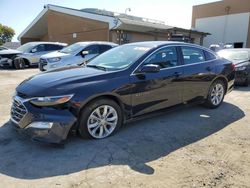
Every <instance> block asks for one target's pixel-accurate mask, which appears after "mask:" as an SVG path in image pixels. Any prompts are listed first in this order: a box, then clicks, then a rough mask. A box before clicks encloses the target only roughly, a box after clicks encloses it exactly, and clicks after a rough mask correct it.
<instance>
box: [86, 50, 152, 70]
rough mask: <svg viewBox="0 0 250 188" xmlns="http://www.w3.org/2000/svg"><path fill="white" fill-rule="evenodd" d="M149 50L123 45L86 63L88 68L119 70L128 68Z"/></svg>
mask: <svg viewBox="0 0 250 188" xmlns="http://www.w3.org/2000/svg"><path fill="white" fill-rule="evenodd" d="M150 49H151V48H150V47H144V46H135V45H123V46H119V47H116V48H113V49H111V50H109V51H107V52H105V53H103V54H101V55H99V56H98V57H96V58H95V59H93V60H92V61H90V62H89V63H88V65H87V66H89V67H102V68H104V69H105V70H120V69H124V68H127V67H129V66H130V65H131V64H133V63H134V62H135V61H136V60H138V59H139V58H140V57H141V56H142V55H144V54H145V53H146V52H148V51H149V50H150Z"/></svg>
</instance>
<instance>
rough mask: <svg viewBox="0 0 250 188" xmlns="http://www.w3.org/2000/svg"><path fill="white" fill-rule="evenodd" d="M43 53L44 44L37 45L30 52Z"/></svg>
mask: <svg viewBox="0 0 250 188" xmlns="http://www.w3.org/2000/svg"><path fill="white" fill-rule="evenodd" d="M44 51H45V45H44V44H39V45H37V46H36V47H34V48H33V49H32V50H31V52H33V53H37V52H44Z"/></svg>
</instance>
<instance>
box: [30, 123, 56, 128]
mask: <svg viewBox="0 0 250 188" xmlns="http://www.w3.org/2000/svg"><path fill="white" fill-rule="evenodd" d="M52 126H53V123H52V122H33V123H31V124H29V125H28V126H27V127H26V128H36V129H51V128H52Z"/></svg>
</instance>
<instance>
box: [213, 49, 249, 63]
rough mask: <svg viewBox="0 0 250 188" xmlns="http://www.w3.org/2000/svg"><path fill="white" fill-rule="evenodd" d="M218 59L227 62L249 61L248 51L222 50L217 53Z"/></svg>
mask: <svg viewBox="0 0 250 188" xmlns="http://www.w3.org/2000/svg"><path fill="white" fill-rule="evenodd" d="M218 54H219V56H220V57H223V58H225V59H228V60H229V61H233V62H235V61H248V60H249V59H250V57H249V53H248V51H244V50H242V51H238V50H237V51H230V50H229V51H227V50H222V51H219V52H218Z"/></svg>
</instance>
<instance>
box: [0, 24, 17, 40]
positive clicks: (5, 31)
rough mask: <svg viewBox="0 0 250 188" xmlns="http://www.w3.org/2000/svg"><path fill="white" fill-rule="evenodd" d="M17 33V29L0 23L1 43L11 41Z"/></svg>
mask: <svg viewBox="0 0 250 188" xmlns="http://www.w3.org/2000/svg"><path fill="white" fill-rule="evenodd" d="M14 35H15V31H14V30H13V29H12V28H11V27H8V26H5V25H2V24H0V45H2V44H4V43H5V42H10V41H11V40H12V38H13V36H14Z"/></svg>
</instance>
